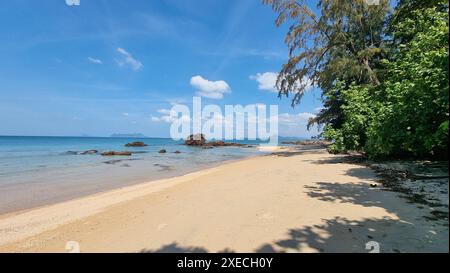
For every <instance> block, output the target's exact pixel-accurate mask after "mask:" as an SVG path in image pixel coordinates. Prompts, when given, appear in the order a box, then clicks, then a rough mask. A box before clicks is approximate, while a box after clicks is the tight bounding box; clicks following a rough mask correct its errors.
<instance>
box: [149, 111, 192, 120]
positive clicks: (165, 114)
mask: <svg viewBox="0 0 450 273" xmlns="http://www.w3.org/2000/svg"><path fill="white" fill-rule="evenodd" d="M156 112H158V113H159V114H161V116H160V117H156V116H151V117H150V119H151V121H153V122H165V123H172V122H174V121H176V120H178V119H179V117H178V118H177V117H176V114H177V113H175V112H174V113H172V110H171V109H159V110H157V111H156ZM181 119H182V120H183V121H190V120H191V118H190V117H189V116H187V115H183V116H182V117H181Z"/></svg>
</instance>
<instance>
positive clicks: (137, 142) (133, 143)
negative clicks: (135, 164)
mask: <svg viewBox="0 0 450 273" xmlns="http://www.w3.org/2000/svg"><path fill="white" fill-rule="evenodd" d="M146 146H148V145H147V144H145V143H144V142H142V141H135V142H130V143H127V144H125V147H146Z"/></svg>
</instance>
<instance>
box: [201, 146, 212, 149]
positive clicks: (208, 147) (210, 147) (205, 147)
mask: <svg viewBox="0 0 450 273" xmlns="http://www.w3.org/2000/svg"><path fill="white" fill-rule="evenodd" d="M202 149H205V150H208V149H214V146H203V147H202Z"/></svg>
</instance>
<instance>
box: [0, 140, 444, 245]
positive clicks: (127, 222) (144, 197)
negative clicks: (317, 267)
mask: <svg viewBox="0 0 450 273" xmlns="http://www.w3.org/2000/svg"><path fill="white" fill-rule="evenodd" d="M376 180H377V178H376V176H375V174H374V173H373V172H372V171H371V170H370V169H368V168H366V167H363V166H358V165H353V164H349V163H346V161H345V160H344V157H343V156H335V155H330V154H328V153H327V152H326V151H325V150H322V149H317V150H309V151H301V150H295V149H292V148H291V149H289V150H285V151H283V152H279V153H278V154H276V155H270V156H261V157H257V158H251V159H246V160H242V161H238V162H233V163H228V164H224V165H222V166H220V167H215V168H212V169H208V170H204V171H200V172H196V173H192V174H189V175H185V176H181V177H176V178H172V179H164V180H160V181H154V182H149V183H144V184H140V185H136V186H131V187H126V188H122V189H117V190H113V191H109V192H105V193H101V194H96V195H93V196H88V197H84V198H80V199H76V200H72V201H68V202H64V203H60V204H56V205H50V206H46V207H42V208H36V209H33V210H29V211H24V212H19V213H14V214H9V215H3V216H0V252H66V249H65V247H66V243H67V242H68V241H76V242H78V243H79V246H80V250H81V252H223V251H234V252H368V250H366V248H365V247H366V243H367V242H369V241H376V242H378V243H379V244H380V250H381V252H448V251H449V241H448V239H449V231H448V223H447V225H445V224H442V223H439V222H438V221H431V220H428V219H426V218H425V216H427V215H429V213H430V210H431V208H428V207H426V206H425V207H423V206H422V207H418V205H417V204H412V203H408V202H407V200H406V199H404V198H401V197H400V196H399V194H398V193H395V192H391V191H386V190H385V189H383V188H382V186H381V184H378V187H376V188H372V187H370V183H374V181H376ZM375 183H376V182H375Z"/></svg>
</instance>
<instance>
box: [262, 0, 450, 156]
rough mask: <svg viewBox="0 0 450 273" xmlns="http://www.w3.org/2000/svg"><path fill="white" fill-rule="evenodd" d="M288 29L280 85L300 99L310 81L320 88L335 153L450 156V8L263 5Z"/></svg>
mask: <svg viewBox="0 0 450 273" xmlns="http://www.w3.org/2000/svg"><path fill="white" fill-rule="evenodd" d="M264 2H265V3H266V4H270V5H271V6H272V8H273V10H275V11H276V12H277V13H278V14H279V16H278V19H277V20H276V24H277V25H280V24H282V23H284V22H287V21H289V22H290V23H291V26H290V28H289V32H288V34H287V36H286V43H287V45H288V46H289V61H288V62H287V63H286V64H285V65H283V67H282V70H281V72H280V75H279V78H278V83H277V87H278V89H279V90H280V96H281V95H290V94H294V97H293V105H295V104H296V103H298V102H299V101H300V99H301V97H302V95H303V93H304V91H305V88H304V87H303V86H302V85H301V84H299V83H301V82H305V80H304V79H306V78H309V79H311V81H312V82H313V83H314V84H315V85H316V86H318V87H319V88H320V89H321V90H322V97H323V102H324V109H323V110H322V111H321V112H320V113H319V114H318V116H317V117H316V118H314V119H313V120H311V122H312V123H318V124H322V125H324V126H325V128H324V133H323V136H324V137H325V138H327V139H330V140H332V141H333V145H332V146H331V150H332V151H334V152H345V151H347V150H359V151H363V152H366V153H367V154H368V155H369V156H371V157H385V156H403V155H408V156H420V157H423V156H430V155H434V156H436V155H439V156H443V155H445V154H447V152H448V123H449V122H448V121H449V103H448V100H449V78H448V73H449V63H448V57H449V56H448V42H449V41H448V39H449V30H448V0H431V1H420V0H401V1H399V3H398V5H397V6H396V7H395V9H394V10H393V11H391V8H390V3H389V2H388V1H382V0H381V1H380V5H378V6H376V5H375V6H369V5H367V3H366V2H365V1H364V0H361V1H359V0H358V1H347V0H319V1H318V5H317V9H316V10H318V14H320V16H318V15H316V14H315V13H314V12H313V9H312V8H310V7H308V5H307V4H306V1H295V0H264Z"/></svg>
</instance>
